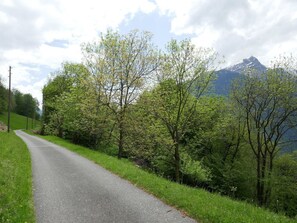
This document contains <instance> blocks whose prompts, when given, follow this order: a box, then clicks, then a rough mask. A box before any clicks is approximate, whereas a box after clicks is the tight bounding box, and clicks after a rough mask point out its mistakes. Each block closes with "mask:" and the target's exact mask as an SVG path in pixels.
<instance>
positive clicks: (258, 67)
mask: <svg viewBox="0 0 297 223" xmlns="http://www.w3.org/2000/svg"><path fill="white" fill-rule="evenodd" d="M226 70H229V71H233V72H237V73H241V74H242V73H244V72H246V71H249V70H252V71H255V72H256V73H263V72H266V70H267V68H266V67H265V66H264V65H263V64H261V63H260V62H259V60H258V59H257V58H256V57H253V56H251V57H250V58H248V59H243V61H242V63H239V64H235V65H233V66H230V67H227V68H226Z"/></svg>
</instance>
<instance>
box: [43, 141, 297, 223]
mask: <svg viewBox="0 0 297 223" xmlns="http://www.w3.org/2000/svg"><path fill="white" fill-rule="evenodd" d="M42 138H44V139H46V140H48V141H51V142H53V143H56V144H58V145H61V146H63V147H65V148H68V149H69V150H71V151H73V152H76V153H78V154H80V155H82V156H84V157H86V158H88V159H90V160H92V161H94V162H95V163H97V164H99V165H101V166H103V167H104V168H106V169H108V170H110V171H111V172H113V173H115V174H117V175H119V176H120V177H122V178H124V179H127V180H129V181H130V182H132V183H133V184H135V185H136V186H138V187H140V188H142V189H144V190H145V191H147V192H149V193H151V194H153V195H155V196H156V197H158V198H160V199H161V200H163V201H164V202H165V203H167V204H169V205H172V206H174V207H176V208H178V209H180V210H182V211H183V212H185V213H187V214H188V215H189V216H191V217H192V218H194V219H196V220H198V221H199V222H213V223H241V222H242V223H282V222H297V220H293V219H289V218H287V217H285V216H282V215H278V214H276V213H272V212H270V211H268V210H264V209H262V208H259V207H256V206H253V205H251V204H248V203H246V202H240V201H234V200H232V199H230V198H228V197H223V196H220V195H217V194H212V193H209V192H207V191H205V190H202V189H196V188H191V187H187V186H185V185H180V184H177V183H174V182H171V181H168V180H166V179H164V178H161V177H158V176H156V175H154V174H151V173H148V172H146V171H144V170H142V169H140V168H138V167H137V166H135V165H134V164H133V163H131V162H129V161H128V160H123V159H122V160H118V159H117V158H115V157H112V156H108V155H106V154H103V153H100V152H97V151H93V150H90V149H87V148H85V147H82V146H78V145H73V144H71V143H70V142H68V141H66V140H63V139H61V138H58V137H54V136H43V137H42Z"/></svg>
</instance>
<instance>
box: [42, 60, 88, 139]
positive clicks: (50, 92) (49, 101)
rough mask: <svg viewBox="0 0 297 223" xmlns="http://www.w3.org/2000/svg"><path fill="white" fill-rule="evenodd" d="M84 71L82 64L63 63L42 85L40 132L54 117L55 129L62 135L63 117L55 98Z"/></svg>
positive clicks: (67, 90) (43, 130)
mask: <svg viewBox="0 0 297 223" xmlns="http://www.w3.org/2000/svg"><path fill="white" fill-rule="evenodd" d="M86 71H87V70H86V68H85V67H84V66H83V65H82V64H73V63H64V64H62V68H61V69H60V70H58V71H56V72H55V73H53V77H52V78H51V79H50V80H49V81H48V83H47V84H46V85H45V86H44V87H43V89H42V94H43V115H42V122H43V126H42V130H41V132H42V134H44V133H45V132H46V130H45V127H49V124H50V122H53V120H54V119H55V121H54V122H55V124H54V125H55V130H57V134H58V135H59V136H61V137H62V135H63V128H62V125H63V117H62V116H61V115H59V114H58V113H57V108H56V100H57V99H58V98H59V97H61V96H62V95H63V94H64V93H66V92H69V91H70V89H71V87H72V86H73V85H76V80H77V78H78V77H79V75H80V74H81V73H84V72H86ZM52 118H53V119H52ZM52 124H53V123H52Z"/></svg>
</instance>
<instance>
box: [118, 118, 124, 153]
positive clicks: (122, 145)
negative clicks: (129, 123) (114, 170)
mask: <svg viewBox="0 0 297 223" xmlns="http://www.w3.org/2000/svg"><path fill="white" fill-rule="evenodd" d="M119 134H120V136H119V151H118V158H119V159H121V158H122V157H123V150H124V129H123V128H122V124H121V123H120V129H119Z"/></svg>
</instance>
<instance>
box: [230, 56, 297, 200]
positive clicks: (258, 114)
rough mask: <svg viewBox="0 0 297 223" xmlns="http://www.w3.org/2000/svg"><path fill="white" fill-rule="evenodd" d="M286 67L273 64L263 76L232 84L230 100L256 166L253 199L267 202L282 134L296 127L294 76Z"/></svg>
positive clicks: (284, 64)
mask: <svg viewBox="0 0 297 223" xmlns="http://www.w3.org/2000/svg"><path fill="white" fill-rule="evenodd" d="M289 65H290V64H288V63H286V61H284V63H278V62H277V63H276V64H275V66H274V68H272V69H269V70H268V71H267V72H266V73H263V74H257V75H254V74H253V72H252V71H250V72H249V73H247V74H246V75H245V77H244V78H243V79H241V80H239V81H237V82H236V83H235V84H234V85H233V89H232V99H233V100H234V102H235V104H236V105H237V106H238V107H239V108H240V109H241V111H240V112H241V115H242V117H243V118H244V120H245V125H246V138H247V139H246V140H247V142H248V144H249V146H250V148H251V150H252V151H253V154H254V157H255V159H256V163H257V167H256V170H257V186H256V188H257V200H258V203H259V204H260V205H266V204H268V203H269V197H270V193H271V187H270V176H271V173H272V170H273V163H274V158H275V156H276V155H277V154H278V152H279V151H280V149H281V143H282V142H283V140H284V135H285V134H286V133H287V132H288V131H289V130H290V129H292V128H294V127H296V126H297V76H296V70H295V69H292V68H291V67H290V66H289Z"/></svg>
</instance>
